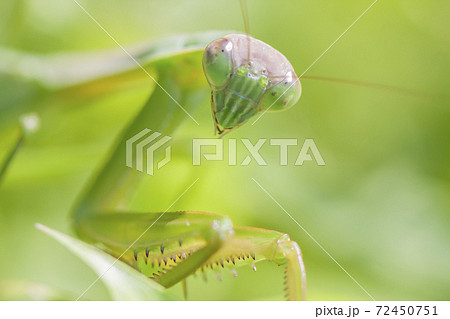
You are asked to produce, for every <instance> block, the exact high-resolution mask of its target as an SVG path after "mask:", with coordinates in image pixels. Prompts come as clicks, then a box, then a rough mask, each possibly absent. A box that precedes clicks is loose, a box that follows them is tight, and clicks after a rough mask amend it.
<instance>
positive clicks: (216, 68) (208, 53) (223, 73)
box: [203, 38, 233, 88]
mask: <svg viewBox="0 0 450 319" xmlns="http://www.w3.org/2000/svg"><path fill="white" fill-rule="evenodd" d="M232 50H233V43H232V42H231V41H229V40H227V39H225V38H221V39H218V40H215V41H213V42H211V43H210V44H209V45H208V46H207V47H206V49H205V51H204V53H203V70H204V72H205V75H206V79H207V80H208V83H209V85H211V86H212V87H216V88H219V87H222V86H224V85H226V84H227V83H228V80H229V79H230V76H231V74H232V72H233V61H232V58H231V54H232Z"/></svg>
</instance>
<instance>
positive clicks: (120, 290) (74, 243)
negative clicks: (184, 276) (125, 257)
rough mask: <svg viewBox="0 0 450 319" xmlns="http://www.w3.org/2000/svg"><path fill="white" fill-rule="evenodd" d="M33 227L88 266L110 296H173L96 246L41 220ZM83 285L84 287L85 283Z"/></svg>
mask: <svg viewBox="0 0 450 319" xmlns="http://www.w3.org/2000/svg"><path fill="white" fill-rule="evenodd" d="M36 228H37V229H39V230H40V231H42V232H44V233H46V234H47V235H49V236H50V237H53V238H54V239H56V240H57V241H58V242H60V243H61V244H62V245H64V246H65V247H66V248H67V249H69V250H70V251H71V252H72V253H74V254H75V255H76V256H78V257H79V258H80V259H82V260H83V261H84V262H85V263H86V264H87V265H88V266H90V267H91V268H92V269H93V270H94V271H95V272H96V273H97V275H99V276H101V280H102V281H103V283H104V284H105V285H106V287H107V289H108V291H109V292H110V294H111V297H112V299H114V300H175V299H176V298H175V297H172V296H171V295H170V294H169V293H167V292H166V291H165V289H164V288H163V287H161V286H160V285H158V284H157V283H155V282H153V281H151V280H150V279H148V278H147V277H145V276H144V275H142V274H141V273H139V272H138V271H136V270H134V269H133V268H131V267H129V266H128V265H126V264H125V263H123V262H121V261H117V262H116V259H115V258H114V257H112V256H110V255H108V254H106V253H105V252H103V251H101V250H100V249H98V248H96V247H94V246H92V245H89V244H86V243H84V242H82V241H80V240H78V239H75V238H73V237H70V236H68V235H66V234H63V233H60V232H58V231H56V230H53V229H51V228H49V227H47V226H44V225H42V224H36ZM86 288H87V287H86Z"/></svg>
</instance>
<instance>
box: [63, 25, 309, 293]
mask: <svg viewBox="0 0 450 319" xmlns="http://www.w3.org/2000/svg"><path fill="white" fill-rule="evenodd" d="M179 40H180V41H178V42H177V44H176V46H175V49H174V50H173V51H172V52H171V55H169V56H167V57H163V58H160V57H156V58H155V56H157V53H158V52H156V53H155V52H152V54H153V55H152V54H150V53H148V52H151V51H150V50H148V51H147V53H145V51H142V52H144V53H142V52H141V54H140V55H139V54H138V55H135V54H133V56H139V58H137V61H138V62H139V63H141V64H143V61H146V58H148V56H150V57H151V59H150V62H149V65H150V67H151V68H152V69H153V70H154V72H155V74H158V76H159V77H158V79H157V80H158V83H159V84H160V85H161V86H162V87H163V88H165V89H167V91H168V92H169V93H170V94H171V96H170V97H169V96H168V95H167V93H166V92H164V91H162V90H160V88H155V90H154V92H153V93H152V95H151V96H150V98H149V99H148V101H147V102H146V103H145V105H143V106H142V108H141V110H140V111H139V113H138V114H137V115H136V116H135V118H134V119H133V120H132V121H131V122H130V123H129V125H128V126H127V128H126V129H125V130H124V131H123V133H122V134H121V135H120V136H119V138H118V142H117V143H116V145H115V148H114V151H113V152H112V154H110V156H109V158H108V159H107V161H106V164H105V165H104V166H103V168H102V169H101V170H100V171H99V172H98V174H97V175H96V176H94V178H93V180H92V181H91V183H90V184H89V185H88V187H87V188H86V190H85V191H84V192H83V194H82V196H81V197H80V200H79V201H78V203H77V204H76V205H75V208H74V212H73V215H72V221H73V226H74V229H75V231H76V233H77V234H78V236H79V237H80V238H82V239H83V240H85V241H87V242H90V243H93V244H95V245H97V246H98V247H101V248H102V249H104V250H105V251H107V252H108V253H110V254H111V255H113V256H116V257H120V259H121V260H122V261H124V262H126V263H128V264H129V265H130V266H131V267H134V268H136V269H137V270H139V271H140V272H142V273H144V274H145V275H147V276H148V277H150V278H152V279H153V280H155V281H156V282H158V283H159V284H161V285H162V286H164V287H170V286H173V285H175V284H177V283H179V282H183V281H185V280H186V278H187V277H188V276H190V275H191V274H193V273H195V272H196V271H208V269H213V270H214V269H215V268H229V269H230V270H231V272H232V273H233V274H236V271H235V269H236V268H237V267H239V266H242V265H249V266H251V267H255V266H254V264H255V263H257V262H261V261H263V260H266V261H269V262H273V263H275V264H278V265H280V266H282V267H284V269H285V273H286V292H287V294H286V297H287V299H289V300H301V299H305V298H306V272H305V266H304V263H303V258H302V254H301V251H300V248H299V245H298V244H297V243H296V242H294V241H292V240H290V238H289V236H288V235H287V234H283V233H280V232H277V231H272V230H267V229H260V228H251V227H239V226H235V225H233V224H232V222H231V220H230V219H229V218H227V217H225V216H222V215H218V214H211V213H204V212H197V211H183V212H150V211H144V212H142V211H129V210H128V209H127V202H128V201H129V200H130V199H131V197H132V196H133V193H134V190H135V189H136V188H137V187H138V185H139V183H140V181H141V179H142V178H143V177H144V176H143V174H142V173H140V172H137V171H134V170H132V169H129V168H127V167H126V165H125V158H126V154H125V150H126V147H125V143H126V141H127V140H128V139H129V138H130V137H132V136H134V135H135V134H136V133H137V132H139V131H141V130H142V129H144V128H146V127H150V128H151V129H152V130H154V131H158V132H160V133H161V134H165V135H170V134H172V133H173V132H175V130H176V129H177V128H178V127H179V126H180V124H181V123H182V122H183V121H184V120H186V119H187V116H186V114H184V113H183V112H182V110H180V109H179V108H178V105H176V103H175V102H174V101H173V100H172V99H171V97H173V98H174V99H175V100H176V101H177V102H178V103H180V104H181V105H183V106H187V107H192V109H191V108H190V109H189V111H191V110H193V109H194V108H195V106H196V105H199V104H200V103H197V102H196V101H198V100H199V98H200V99H201V97H202V96H204V93H205V84H206V83H205V79H204V77H203V74H202V73H201V70H200V68H199V62H200V61H201V55H202V54H204V55H203V56H204V61H205V62H204V71H205V73H206V78H207V79H208V81H209V83H210V84H213V86H214V88H213V93H212V96H213V104H212V109H213V118H214V126H215V128H216V131H217V132H218V133H219V134H220V135H221V136H223V135H224V134H225V133H228V132H230V131H231V130H233V129H235V128H237V127H239V126H240V125H242V124H244V123H245V121H246V120H248V119H249V118H250V117H251V116H255V115H256V114H257V112H255V113H248V117H246V116H244V117H240V118H239V117H236V116H234V115H231V116H228V115H224V112H223V108H221V107H219V105H220V103H219V102H218V101H219V100H220V97H219V95H220V94H217V91H220V89H222V85H220V84H219V85H216V84H217V82H215V81H216V79H215V78H214V79H213V77H212V75H211V74H212V73H214V72H212V71H211V70H210V69H209V68H210V65H211V64H213V61H212V60H211V59H209V58H208V52H209V53H211V52H213V51H214V49H216V48H221V46H222V45H223V46H224V47H225V48H226V46H227V45H228V43H233V45H234V46H235V48H234V50H236V49H238V50H239V48H243V49H242V52H243V53H242V54H241V57H242V58H243V59H242V60H243V63H242V64H241V65H239V64H237V63H236V62H235V61H233V62H232V70H231V71H229V73H230V75H227V76H226V78H225V79H229V78H230V77H231V74H232V75H233V76H237V77H241V79H242V80H243V79H244V77H245V76H247V78H245V79H250V80H251V81H255V80H256V82H257V85H259V87H258V86H255V87H256V88H258V89H259V88H262V89H266V88H267V90H269V89H272V88H275V87H276V86H275V85H273V83H270V80H271V79H277V84H278V82H280V83H281V82H282V81H283V80H285V79H286V78H288V79H289V80H288V81H286V83H284V82H283V83H284V85H285V86H283V85H282V86H280V87H276V92H270V93H276V94H279V95H281V96H284V97H286V98H289V99H288V100H287V101H285V99H284V98H283V99H280V100H279V101H280V103H279V104H277V102H278V100H277V99H278V97H274V96H273V97H274V98H273V99H271V96H272V95H271V94H270V95H267V96H268V97H269V98H270V99H271V100H269V102H265V103H263V105H264V106H265V108H263V109H264V110H266V109H268V108H272V110H274V111H275V110H282V109H287V108H289V107H290V106H292V105H294V104H295V102H296V101H297V100H298V98H299V97H300V93H301V89H300V83H299V81H297V77H296V75H295V73H294V72H293V68H292V66H290V64H286V65H287V67H286V70H285V71H286V72H284V73H280V74H278V73H275V72H267V70H266V72H267V73H271V74H272V75H274V76H273V77H272V76H270V74H269V76H265V75H262V74H257V75H258V77H256V76H255V72H254V71H255V70H254V69H252V65H251V64H252V63H251V62H253V60H252V57H253V56H252V51H254V52H253V53H257V52H258V51H257V50H258V49H260V48H261V46H262V45H261V46H260V45H259V44H258V45H257V44H255V43H257V40H255V39H253V38H250V37H249V36H248V35H247V36H245V35H234V34H233V35H231V36H230V35H228V34H223V35H221V37H219V39H218V40H217V37H216V38H211V36H210V35H208V36H205V37H199V38H198V39H196V40H195V41H194V40H193V39H192V38H189V37H186V38H182V39H179ZM234 40H236V42H239V43H240V44H239V43H237V44H236V45H235V44H234V43H235V42H234ZM238 40H239V41H238ZM211 41H212V42H211ZM216 41H219V42H216ZM208 43H211V44H210V45H208V46H207V44H208ZM236 46H237V47H236ZM155 47H158V44H156V45H155ZM205 47H206V51H204V50H203V49H204V48H205ZM232 49H233V48H232ZM204 52H205V53H204ZM220 52H221V49H220ZM247 54H248V55H247ZM209 56H211V55H210V54H209ZM225 58H227V57H225ZM228 58H229V57H228ZM246 58H247V59H246ZM124 59H128V58H127V57H126V56H125V57H124ZM280 59H281V58H280ZM283 61H284V60H283ZM229 63H230V62H229V61H226V59H225V62H224V64H225V65H229ZM131 64H132V62H131ZM119 71H120V72H123V73H124V74H127V75H132V74H133V73H131V71H130V69H129V68H125V69H123V70H119ZM137 71H140V70H137ZM210 71H211V72H210ZM260 71H261V72H262V71H264V68H261V69H260ZM289 72H290V76H288V73H289ZM249 75H250V76H249ZM102 78H103V79H104V78H108V74H104V75H102ZM97 80H98V79H92V81H91V84H92V86H93V87H95V85H96V83H97V82H96V81H97ZM219 81H220V79H219ZM245 81H247V80H245ZM56 82H57V81H56ZM283 83H281V84H283ZM67 85H68V87H70V86H72V87H73V86H75V87H76V85H77V83H69V84H67ZM241 88H242V86H241ZM289 90H291V91H289ZM214 91H216V92H214ZM286 91H288V92H286ZM291 92H292V93H291ZM237 93H238V94H240V95H241V97H242V93H239V92H237ZM285 93H287V94H285ZM243 97H245V96H243ZM261 97H262V95H258V96H257V97H256V98H254V100H253V102H255V103H254V104H255V105H256V106H259V105H260V104H259V102H260V101H259V99H260V98H261ZM256 99H258V101H256ZM236 105H237V104H234V105H231V109H230V110H233V112H234V111H237V110H238V109H236ZM248 105H251V104H248ZM241 106H245V105H241ZM239 107H240V106H239V105H238V108H239ZM251 109H252V110H254V108H251ZM259 111H261V110H259ZM221 112H222V113H221ZM233 112H230V113H233Z"/></svg>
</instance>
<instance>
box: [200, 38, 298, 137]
mask: <svg viewBox="0 0 450 319" xmlns="http://www.w3.org/2000/svg"><path fill="white" fill-rule="evenodd" d="M203 70H204V72H205V75H206V78H207V79H208V83H209V85H210V86H211V89H212V91H211V106H212V112H213V117H214V124H215V129H216V132H218V133H219V135H224V134H226V133H227V132H230V131H231V130H233V129H235V128H237V127H239V126H241V125H242V124H244V123H245V122H247V121H248V120H249V119H250V118H252V117H254V116H255V115H257V114H260V113H262V112H270V111H271V112H274V111H275V112H276V111H284V110H287V109H288V108H290V107H292V106H293V105H294V104H295V103H297V101H298V100H299V98H300V95H301V92H302V89H301V84H300V81H299V79H298V77H297V75H296V73H295V71H294V68H293V67H292V65H291V64H290V63H289V61H288V60H287V59H286V57H285V56H284V55H282V54H281V53H280V52H278V51H277V50H275V49H274V48H272V47H271V46H270V45H268V44H266V43H264V42H262V41H260V40H257V39H255V38H253V37H251V36H249V35H242V34H230V35H227V36H225V37H223V38H221V39H218V40H215V41H213V42H212V43H210V44H209V45H208V46H207V47H206V49H205V52H204V54H203Z"/></svg>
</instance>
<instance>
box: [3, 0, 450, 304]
mask: <svg viewBox="0 0 450 319" xmlns="http://www.w3.org/2000/svg"><path fill="white" fill-rule="evenodd" d="M80 3H82V5H83V6H85V8H86V10H87V11H89V12H90V13H91V14H92V15H93V16H94V17H95V18H96V19H97V20H98V21H99V23H100V24H102V26H103V27H104V28H105V29H106V30H108V31H109V32H110V33H111V34H112V35H113V36H114V37H115V38H116V39H117V41H118V42H119V43H121V44H123V45H124V46H127V45H130V44H133V43H135V42H140V41H144V40H147V39H150V38H156V37H164V36H167V35H171V34H177V33H186V32H196V31H206V30H233V29H234V30H243V21H242V17H241V13H240V8H239V3H238V1H207V0H202V1H197V0H195V1H192V0H191V1H178V0H170V1H144V0H136V1H128V2H124V1H118V0H113V1H105V0H102V1H96V2H89V1H83V2H80ZM370 3H371V1H361V0H359V1H357V0H351V1H350V0H345V1H339V3H337V2H336V1H329V0H317V1H307V0H302V1H287V0H282V1H268V0H266V1H261V0H259V1H256V0H254V1H248V8H249V18H250V28H251V33H252V35H253V36H255V37H257V38H259V39H261V40H263V41H265V42H267V43H269V44H270V45H272V46H273V47H275V48H277V49H279V50H280V51H281V52H283V54H285V55H286V57H288V58H289V60H290V61H291V63H292V65H293V66H294V68H295V69H296V71H297V73H302V72H303V71H304V70H305V69H306V68H308V66H309V65H310V64H311V63H312V62H313V61H314V60H315V59H316V58H317V57H318V56H319V55H320V54H321V53H322V52H323V51H324V50H325V49H326V48H327V47H328V46H329V45H330V44H331V43H333V41H334V40H335V39H336V38H337V37H338V36H339V35H340V34H341V33H342V32H343V31H344V30H345V29H346V28H347V27H348V26H349V25H350V24H351V23H352V22H353V21H354V20H355V19H356V17H358V16H359V15H360V14H361V13H362V12H363V11H364V10H365V9H366V8H367V7H368V6H369V5H370ZM448 12H450V3H449V2H448V1H445V0H436V1H409V0H399V1H382V0H381V1H379V2H378V3H377V4H376V5H375V6H374V7H373V8H372V9H371V10H370V11H369V12H368V13H367V14H366V15H365V16H364V17H363V18H361V20H360V21H359V22H358V23H357V24H356V25H355V26H354V27H353V28H352V29H350V30H349V31H348V33H347V34H346V35H345V36H344V37H342V38H341V39H340V41H338V42H337V43H336V44H335V45H334V46H333V47H332V48H331V49H330V50H329V51H328V52H327V53H326V54H325V55H324V56H323V57H322V58H321V59H320V61H318V62H317V64H315V65H314V66H313V67H312V68H311V69H310V70H309V71H308V73H307V74H306V75H315V76H327V77H336V78H341V79H349V80H358V81H368V82H374V83H378V84H384V85H391V86H398V87H402V88H407V89H409V90H412V91H413V92H415V94H401V93H398V92H396V91H395V90H389V89H369V88H365V87H361V86H351V85H343V84H339V83H333V82H325V81H313V80H306V79H305V80H302V85H303V95H302V97H301V99H300V102H299V103H298V104H297V105H296V106H295V107H293V108H292V109H290V110H288V111H286V112H282V113H276V114H266V115H265V116H263V117H262V118H261V120H259V121H258V122H257V123H256V124H255V125H251V123H248V124H247V125H245V126H244V127H242V128H240V129H239V130H237V131H236V132H234V133H233V135H232V136H231V135H230V137H236V138H249V139H250V140H251V141H252V142H256V141H257V140H258V139H259V138H267V139H269V138H285V137H287V138H299V141H300V143H302V142H303V140H304V139H305V138H313V139H314V141H315V143H316V145H317V146H318V148H319V150H320V152H321V154H322V156H323V158H324V160H325V162H326V166H324V167H319V166H317V165H315V164H314V163H305V164H304V165H303V166H294V165H293V162H294V161H295V156H296V155H297V154H298V151H299V148H300V147H297V148H295V147H292V150H293V155H292V158H290V164H289V165H288V166H279V165H277V161H278V152H277V149H276V148H274V147H271V146H269V145H268V142H267V144H266V145H265V146H264V148H263V149H262V151H261V153H262V154H263V155H264V156H265V158H266V159H267V162H268V163H269V165H268V166H264V167H261V166H257V165H255V164H254V163H251V164H250V165H249V166H247V167H243V166H239V165H238V166H232V167H230V166H228V165H227V163H226V162H223V163H218V162H208V163H205V164H204V165H202V166H200V167H193V166H192V164H191V139H192V138H193V137H210V138H212V137H213V124H212V121H211V114H210V106H209V105H208V94H206V96H205V103H204V105H203V106H202V107H201V108H199V111H198V112H197V113H196V114H194V116H195V118H196V119H197V120H198V121H199V123H200V126H197V125H196V124H195V123H194V122H192V121H190V120H189V119H187V120H186V122H185V123H184V124H183V126H182V127H180V129H179V130H178V131H177V132H176V134H175V135H174V136H173V144H172V148H173V151H174V154H173V160H172V161H171V162H170V163H169V164H168V166H167V167H165V168H164V169H162V170H161V171H159V172H158V174H156V175H155V176H154V177H152V178H149V179H148V180H147V181H146V185H144V187H142V189H140V190H139V195H140V196H137V198H136V201H135V203H134V204H133V205H135V206H136V207H138V208H145V209H151V210H154V211H164V210H165V209H166V208H167V207H168V206H169V205H170V204H171V203H172V201H173V200H174V199H175V198H176V197H177V196H178V194H180V193H181V192H182V191H183V190H184V188H185V187H186V186H187V185H189V184H191V183H192V181H193V180H195V179H196V178H197V177H199V178H200V180H199V182H198V183H197V185H196V186H195V187H193V188H192V189H191V190H190V191H189V193H188V194H186V196H184V197H183V198H182V199H181V200H180V201H179V202H177V203H176V204H175V205H174V207H173V208H172V209H173V210H187V209H189V210H201V211H210V212H215V213H221V214H226V215H228V216H230V217H231V219H232V220H233V222H234V224H236V225H248V226H255V227H263V228H269V229H275V230H278V231H282V232H285V233H288V234H290V235H291V237H292V239H293V240H295V241H297V242H298V243H299V244H300V247H301V248H302V251H303V254H304V258H305V263H306V267H307V275H308V299H310V300H347V299H350V300H367V299H368V296H367V295H366V294H365V293H364V291H363V290H362V289H361V288H360V287H358V285H357V284H356V283H355V282H354V281H352V279H351V278H349V276H347V274H346V273H345V272H343V271H342V270H341V269H340V268H339V266H338V265H336V264H335V263H334V262H333V260H332V259H331V258H330V257H329V256H328V255H327V254H325V253H324V252H323V251H322V250H321V249H320V248H319V247H318V246H317V244H316V243H315V242H314V241H313V240H311V238H309V237H308V236H307V235H306V234H305V232H303V231H302V230H301V229H300V228H299V227H298V226H297V225H296V224H295V223H294V222H293V221H292V220H291V219H290V218H289V217H288V216H287V215H286V214H285V213H284V212H283V211H282V210H281V209H280V208H279V207H278V206H277V205H276V204H275V203H274V202H273V201H272V200H271V199H270V198H269V197H268V196H267V195H266V194H265V193H264V192H263V191H262V190H261V189H260V188H259V187H258V186H257V185H256V184H255V183H254V182H253V180H252V178H254V179H255V180H257V181H258V182H259V183H260V184H261V185H263V186H264V188H265V189H266V190H267V191H268V192H270V193H271V194H272V195H273V197H274V198H276V199H277V200H278V201H279V203H280V204H281V205H282V206H283V207H284V208H285V209H286V210H287V211H288V212H289V213H290V214H291V215H292V216H293V217H294V218H295V219H296V220H297V221H298V222H299V223H300V224H301V225H302V226H303V227H304V228H305V229H306V230H307V231H308V232H309V233H310V234H311V235H312V236H313V237H314V238H315V239H316V240H317V241H318V242H319V243H320V244H321V245H322V246H323V247H324V248H325V249H326V250H327V251H328V252H329V254H330V255H332V256H333V257H334V258H335V259H336V260H337V261H338V262H339V263H340V264H341V265H342V267H343V268H345V269H346V270H347V272H348V273H349V274H351V275H352V276H353V277H354V278H355V279H356V280H357V281H358V282H359V283H360V284H361V285H362V286H363V287H364V288H365V289H366V290H367V291H368V292H369V293H370V294H371V295H372V296H373V297H374V298H375V299H377V300H387V299H400V300H407V299H412V300H423V299H425V300H427V299H438V300H441V299H443V300H448V299H449V298H450V276H449V269H450V253H449V252H450V249H449V248H450V247H449V244H450V233H449V224H450V217H449V212H450V196H449V192H450V185H449V183H450V180H449V178H450V169H449V163H450V148H449V138H450V131H449V123H448V121H449V106H450V105H449V99H448V97H447V95H448V85H449V82H448V74H449V73H450V60H449V58H448V57H449V55H450V22H449V21H450V20H449V19H448ZM0 45H1V47H2V48H8V49H14V50H20V51H24V52H27V53H30V54H53V53H61V52H67V51H70V52H77V51H84V50H93V49H103V48H116V47H117V46H116V44H115V43H114V42H113V41H112V40H111V39H110V38H109V37H108V36H107V35H106V34H105V33H104V32H103V31H102V30H101V29H100V28H99V27H98V26H97V25H96V24H95V23H94V22H92V20H90V19H89V17H88V16H87V15H86V14H85V13H84V12H83V11H82V10H81V9H80V8H79V7H78V6H77V5H76V3H75V2H73V0H41V1H32V0H28V1H24V0H3V1H2V2H1V3H0ZM198 67H199V68H201V65H200V61H199V66H198ZM0 71H1V70H0ZM206 85H207V84H206V80H205V88H206ZM152 87H153V83H152V81H151V80H150V79H146V78H145V74H144V77H142V78H141V80H140V81H139V82H137V84H136V85H135V86H134V87H133V88H132V89H130V88H127V89H126V90H123V91H121V90H117V91H114V92H111V93H110V96H108V97H107V98H103V99H101V100H100V99H96V97H95V94H96V91H95V90H101V87H97V88H96V89H95V90H94V92H91V93H92V97H91V98H86V97H83V98H80V97H79V96H75V95H71V94H70V92H69V93H68V94H65V95H61V96H59V97H57V98H55V99H51V100H45V101H44V102H39V103H37V102H36V101H38V100H39V101H41V100H40V97H41V96H42V95H43V94H44V92H43V91H44V89H43V88H40V87H38V86H36V85H34V83H30V82H29V81H26V80H23V79H17V78H13V77H10V76H8V75H4V74H3V73H1V74H0V158H2V159H3V157H4V155H5V154H6V151H7V148H8V145H10V141H11V140H12V138H13V134H14V129H15V127H16V125H17V121H18V117H19V116H20V115H21V114H23V113H26V112H31V111H33V112H38V113H39V115H40V117H41V122H42V123H41V129H40V130H39V132H37V133H36V134H35V135H33V136H30V138H29V139H28V140H27V141H26V143H25V145H24V147H23V148H22V149H21V150H20V152H19V153H18V155H17V156H16V158H15V159H14V161H13V163H12V164H11V166H10V169H9V171H8V174H7V175H6V176H5V179H4V180H3V181H2V183H1V184H0V257H1V262H0V280H8V282H11V280H20V281H21V282H23V281H24V280H29V281H34V282H39V283H43V284H46V285H49V286H52V287H55V288H58V289H61V290H63V291H66V292H68V293H69V294H75V295H77V294H78V293H81V292H82V291H83V290H84V289H85V288H86V287H87V286H89V284H90V283H91V282H92V281H93V280H94V279H95V278H96V275H95V274H94V273H93V272H92V271H91V270H90V269H89V268H88V267H87V266H85V265H84V264H83V263H82V262H81V261H79V260H78V259H77V257H75V256H73V255H71V254H70V253H69V252H68V251H66V250H65V249H64V248H63V247H61V246H60V245H59V244H58V243H56V242H54V241H52V240H51V239H49V238H47V237H46V236H44V235H43V234H41V233H39V232H38V231H37V230H35V229H34V227H33V225H34V223H35V222H40V223H43V224H46V225H49V226H51V227H52V228H55V229H58V230H61V231H63V232H66V233H69V232H71V230H70V228H69V220H68V216H69V213H70V210H71V208H72V207H73V204H74V201H75V200H76V198H77V196H78V194H79V193H80V191H81V190H82V189H83V186H84V185H85V183H86V181H87V180H88V178H89V176H90V175H91V174H92V173H93V172H94V170H95V169H97V168H99V167H100V166H101V164H102V162H103V160H104V159H105V156H107V152H108V150H109V149H110V147H111V144H112V143H113V141H114V140H115V137H116V136H117V134H118V133H119V132H120V130H121V129H122V128H123V127H124V126H125V125H126V123H127V121H128V120H129V119H131V118H132V116H133V115H134V114H135V113H136V111H137V110H138V109H139V107H140V106H141V105H142V104H143V103H144V102H145V100H146V98H147V97H148V95H149V93H150V92H151V89H152ZM205 91H206V89H205ZM225 144H227V143H225ZM238 147H239V148H238V158H239V161H242V160H243V158H244V157H245V156H246V155H247V153H246V152H245V149H244V148H243V145H242V144H239V145H238ZM238 274H239V277H238V278H237V279H234V278H232V276H231V274H229V276H224V280H223V281H222V282H218V281H217V280H216V279H215V274H214V273H211V274H209V281H208V283H204V282H203V281H202V279H201V278H190V279H189V281H188V284H189V292H190V297H191V298H192V299H219V300H223V299H225V300H228V299H234V300H240V299H281V298H282V295H283V292H282V281H283V280H282V277H283V274H282V271H281V269H280V268H278V267H276V266H274V265H271V264H262V263H261V264H260V265H258V271H257V272H256V273H254V272H253V271H251V270H250V269H238ZM2 287H5V285H3V286H2ZM171 290H173V292H174V293H175V294H181V287H179V286H177V287H174V288H172V289H171ZM86 297H87V298H90V299H107V298H108V295H107V293H106V291H105V289H104V287H103V286H102V284H101V283H98V284H97V285H95V286H94V288H93V289H92V290H90V291H89V293H88V294H87V295H86Z"/></svg>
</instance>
